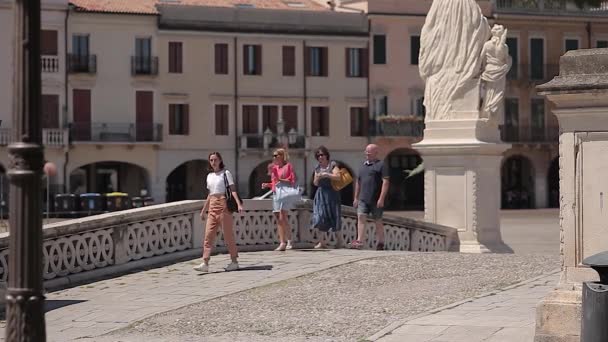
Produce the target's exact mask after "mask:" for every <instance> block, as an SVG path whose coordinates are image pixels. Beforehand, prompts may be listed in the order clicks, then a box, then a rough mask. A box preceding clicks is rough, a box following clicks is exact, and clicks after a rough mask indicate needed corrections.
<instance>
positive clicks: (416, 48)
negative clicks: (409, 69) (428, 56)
mask: <svg viewBox="0 0 608 342" xmlns="http://www.w3.org/2000/svg"><path fill="white" fill-rule="evenodd" d="M419 55H420V36H411V37H410V64H412V65H418V56H419Z"/></svg>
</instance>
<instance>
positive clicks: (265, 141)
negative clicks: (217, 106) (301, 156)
mask: <svg viewBox="0 0 608 342" xmlns="http://www.w3.org/2000/svg"><path fill="white" fill-rule="evenodd" d="M240 140H241V149H244V150H245V149H254V150H268V149H273V148H280V147H289V148H291V149H303V148H305V147H306V137H305V136H304V135H301V134H292V135H289V134H283V135H277V134H274V133H273V134H271V135H269V134H265V135H261V134H243V135H241V137H240Z"/></svg>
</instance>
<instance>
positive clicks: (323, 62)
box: [306, 47, 329, 77]
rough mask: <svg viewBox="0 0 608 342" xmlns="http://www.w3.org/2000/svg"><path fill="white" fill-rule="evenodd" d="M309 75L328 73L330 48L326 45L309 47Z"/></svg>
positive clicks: (322, 75)
mask: <svg viewBox="0 0 608 342" xmlns="http://www.w3.org/2000/svg"><path fill="white" fill-rule="evenodd" d="M307 50H308V60H307V61H306V62H307V63H308V67H307V68H306V70H307V76H317V77H324V76H327V74H328V65H327V64H328V58H329V57H328V50H327V48H326V47H309V48H308V49H307Z"/></svg>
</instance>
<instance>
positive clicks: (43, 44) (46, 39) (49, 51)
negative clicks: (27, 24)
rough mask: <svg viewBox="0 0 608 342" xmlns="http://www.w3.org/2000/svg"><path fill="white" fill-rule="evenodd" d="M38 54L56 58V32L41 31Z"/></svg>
mask: <svg viewBox="0 0 608 342" xmlns="http://www.w3.org/2000/svg"><path fill="white" fill-rule="evenodd" d="M40 54H41V55H43V56H57V31H55V30H42V31H41V32H40Z"/></svg>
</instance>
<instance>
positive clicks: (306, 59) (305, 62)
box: [304, 46, 311, 76]
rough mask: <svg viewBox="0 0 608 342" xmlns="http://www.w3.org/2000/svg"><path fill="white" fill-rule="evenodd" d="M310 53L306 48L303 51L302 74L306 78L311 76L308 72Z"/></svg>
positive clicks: (308, 48) (309, 69)
mask: <svg viewBox="0 0 608 342" xmlns="http://www.w3.org/2000/svg"><path fill="white" fill-rule="evenodd" d="M310 51H311V49H310V47H308V46H307V47H306V48H305V49H304V73H305V74H306V76H311V75H310V71H311V68H310V53H311V52H310Z"/></svg>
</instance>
